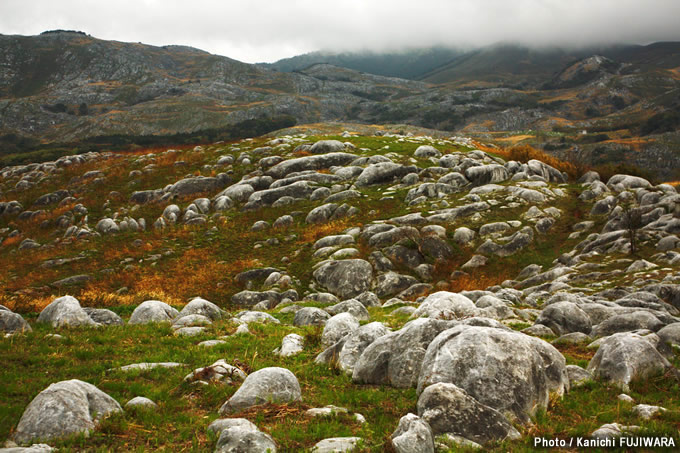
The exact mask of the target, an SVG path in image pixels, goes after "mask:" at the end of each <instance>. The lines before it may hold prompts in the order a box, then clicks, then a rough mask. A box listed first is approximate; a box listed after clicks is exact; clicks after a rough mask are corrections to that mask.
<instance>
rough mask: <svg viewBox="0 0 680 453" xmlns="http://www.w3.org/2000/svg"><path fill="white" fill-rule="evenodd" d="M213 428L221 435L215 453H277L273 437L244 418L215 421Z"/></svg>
mask: <svg viewBox="0 0 680 453" xmlns="http://www.w3.org/2000/svg"><path fill="white" fill-rule="evenodd" d="M218 422H219V423H218ZM211 427H212V430H213V431H217V432H218V433H219V438H218V439H217V446H216V447H215V453H261V452H270V453H276V443H275V442H274V440H273V439H272V438H271V436H269V434H265V433H263V432H262V431H260V430H259V429H257V426H255V425H254V424H253V423H251V422H250V421H248V420H246V419H244V418H230V419H222V420H215V422H213V423H212V424H211V425H210V426H209V427H208V429H211Z"/></svg>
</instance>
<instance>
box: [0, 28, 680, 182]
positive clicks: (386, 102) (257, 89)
mask: <svg viewBox="0 0 680 453" xmlns="http://www.w3.org/2000/svg"><path fill="white" fill-rule="evenodd" d="M457 52H458V51H455V50H451V49H449V50H446V49H443V50H442V49H439V50H433V51H431V52H428V51H426V50H422V49H421V50H414V51H411V52H404V53H399V54H398V55H397V54H384V55H382V56H381V55H379V54H377V53H376V54H374V55H373V56H370V55H369V54H365V55H362V56H361V58H358V59H355V60H354V62H355V63H357V62H359V63H362V64H363V66H361V68H362V69H363V70H360V69H352V68H347V67H340V66H335V65H332V64H328V63H327V62H314V61H313V58H311V57H310V56H309V55H308V56H307V57H309V58H308V59H307V60H306V61H304V63H305V64H307V63H309V64H308V65H307V66H306V67H305V68H302V69H296V70H295V71H294V72H280V71H276V70H274V69H272V68H271V67H263V66H261V65H250V64H246V63H242V62H239V61H236V60H233V59H230V58H227V57H222V56H219V55H212V54H210V53H207V52H204V51H202V50H199V49H194V48H190V47H185V46H163V47H156V46H149V45H144V44H139V43H124V42H117V41H104V40H99V39H96V38H94V37H92V36H88V35H85V34H82V33H78V32H69V31H55V32H50V33H47V34H44V35H39V36H4V35H0V159H1V158H3V157H2V156H7V155H8V154H11V155H16V156H12V157H11V160H10V161H11V162H19V161H23V160H22V159H23V157H22V154H23V153H25V152H27V151H31V152H33V151H36V149H37V147H39V146H41V145H40V144H41V143H44V144H50V143H68V144H69V145H68V146H69V147H71V149H72V148H73V146H72V145H71V144H73V143H78V142H86V143H90V144H92V143H94V145H93V146H94V147H95V148H97V149H102V148H105V147H106V146H109V145H111V146H113V145H116V146H120V145H121V144H122V145H127V144H131V143H137V144H140V145H148V144H150V143H154V140H155V139H154V137H165V138H163V139H158V140H159V143H170V142H171V141H172V140H173V137H174V139H175V140H180V139H181V140H183V142H185V143H189V142H192V143H197V142H201V143H205V142H210V141H215V140H229V139H232V138H239V137H244V136H248V135H251V134H252V135H255V134H262V133H265V132H267V131H268V130H273V129H272V128H277V127H287V126H290V125H292V124H294V123H296V122H297V123H317V122H328V121H341V122H353V123H364V124H407V125H413V126H422V127H427V128H430V129H437V130H444V131H450V132H461V133H463V134H466V135H471V134H472V135H477V136H479V137H481V138H483V139H485V140H488V139H492V138H494V137H498V138H500V139H506V138H507V137H506V136H511V138H508V140H511V141H510V142H508V143H511V144H512V143H518V142H520V141H522V142H523V141H524V140H528V142H529V143H531V144H533V145H536V146H539V147H542V148H545V149H548V150H553V151H554V152H556V153H562V154H565V153H570V152H578V153H579V154H584V153H585V154H586V155H587V156H589V157H588V158H589V159H591V160H597V161H612V160H614V161H621V160H622V159H623V157H625V156H628V157H629V158H631V159H634V160H635V162H636V163H637V165H641V166H645V167H648V168H658V169H659V171H662V172H667V173H669V169H668V166H667V165H664V164H663V163H664V162H667V161H671V162H678V161H680V156H678V154H680V153H678V146H677V143H678V142H680V137H678V135H680V134H679V133H678V130H679V129H680V114H678V112H679V111H680V101H679V99H680V96H678V94H679V93H680V43H656V44H652V45H649V46H614V47H609V48H606V49H584V50H580V51H573V50H572V51H568V50H563V49H543V50H532V49H529V48H525V47H521V46H515V45H508V44H505V45H499V46H491V47H488V48H484V49H479V50H476V51H471V52H466V53H463V54H459V53H457ZM591 52H594V53H591ZM310 58H311V59H310ZM348 58H349V57H348ZM324 59H327V58H326V57H324ZM371 60H374V61H372V64H373V66H374V67H381V68H382V70H383V71H382V72H383V73H384V74H382V75H376V74H373V73H370V72H368V70H369V69H370V67H369V66H370V65H369V63H371ZM444 60H446V61H444ZM302 61H303V60H298V63H299V62H302ZM419 62H420V63H419ZM440 62H443V64H439V65H438V66H437V64H438V63H440ZM421 63H422V65H421V66H419V65H420V64H421ZM407 69H408V71H410V73H409V74H411V76H412V77H413V78H414V79H417V80H413V79H405V78H399V77H396V76H395V73H394V72H393V71H397V73H399V74H402V75H404V71H406V70H407ZM418 74H419V75H418ZM404 76H405V75H404ZM583 131H586V135H583V134H582V132H583ZM177 134H181V135H182V136H181V137H178V136H177ZM664 134H666V135H664ZM669 134H670V135H669ZM637 137H643V138H641V139H638V138H637ZM87 149H89V145H88V148H87ZM647 149H650V150H651V151H650V152H649V153H648V152H646V151H645V150H647ZM640 150H643V151H645V152H639V151H640ZM55 152H56V151H55ZM60 152H62V151H60ZM64 152H65V151H64ZM44 157H45V156H42V157H41V156H33V157H31V159H34V160H38V159H40V158H44ZM52 157H54V156H52ZM0 165H1V163H0Z"/></svg>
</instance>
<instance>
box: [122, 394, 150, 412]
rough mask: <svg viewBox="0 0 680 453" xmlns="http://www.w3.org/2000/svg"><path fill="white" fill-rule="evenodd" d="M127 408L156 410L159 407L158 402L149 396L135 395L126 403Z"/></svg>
mask: <svg viewBox="0 0 680 453" xmlns="http://www.w3.org/2000/svg"><path fill="white" fill-rule="evenodd" d="M125 409H145V410H156V409H158V404H156V403H154V402H153V401H151V400H150V399H149V398H146V397H143V396H135V397H134V398H132V399H131V400H130V401H128V402H127V403H125Z"/></svg>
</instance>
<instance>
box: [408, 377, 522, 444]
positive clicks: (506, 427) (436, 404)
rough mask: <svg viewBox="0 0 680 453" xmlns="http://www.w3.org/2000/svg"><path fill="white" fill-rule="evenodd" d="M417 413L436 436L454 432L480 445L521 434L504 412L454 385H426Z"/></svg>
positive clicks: (517, 436) (419, 400)
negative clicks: (481, 401) (483, 402)
mask: <svg viewBox="0 0 680 453" xmlns="http://www.w3.org/2000/svg"><path fill="white" fill-rule="evenodd" d="M418 415H419V416H420V417H421V418H422V419H423V421H424V422H426V423H427V424H428V425H429V426H430V427H431V429H432V432H433V433H434V435H439V434H446V433H448V434H453V435H455V436H461V437H463V438H465V439H468V440H471V441H473V442H477V443H478V444H481V445H484V444H486V443H489V442H493V441H501V440H504V439H506V438H509V439H518V438H519V437H520V434H519V432H518V431H517V430H516V429H515V428H514V427H513V426H512V424H511V423H510V421H509V420H508V419H507V418H506V417H505V416H504V415H503V414H501V413H500V412H499V411H497V410H496V409H494V408H492V407H489V406H487V405H485V404H482V403H480V402H479V401H477V400H476V399H475V398H473V397H471V396H470V395H469V394H468V393H467V392H465V390H463V389H461V388H460V387H458V386H456V385H454V384H449V383H444V382H440V383H437V384H433V385H431V386H429V387H427V388H426V389H425V390H424V391H423V393H422V394H421V395H420V398H418Z"/></svg>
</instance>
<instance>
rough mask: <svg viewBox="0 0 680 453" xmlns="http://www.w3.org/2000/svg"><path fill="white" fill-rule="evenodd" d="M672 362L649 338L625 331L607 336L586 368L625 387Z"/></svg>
mask: <svg viewBox="0 0 680 453" xmlns="http://www.w3.org/2000/svg"><path fill="white" fill-rule="evenodd" d="M670 366H671V364H670V363H669V362H668V360H666V359H665V358H664V357H663V356H662V355H661V354H659V351H657V350H656V348H655V345H654V344H653V343H652V342H650V341H649V340H648V339H646V338H644V337H642V336H640V335H638V334H635V333H629V332H623V333H615V334H614V335H611V336H609V337H607V338H605V339H604V341H603V342H602V344H601V345H600V348H599V349H598V350H597V353H595V355H594V356H593V358H592V359H591V360H590V363H588V368H587V370H588V371H589V372H590V373H591V374H592V375H593V377H594V378H595V379H601V380H604V381H607V382H611V383H613V384H615V385H617V386H619V387H621V388H623V389H624V391H626V390H627V388H628V384H630V382H631V381H632V380H634V379H643V378H645V377H648V376H651V375H654V374H656V373H660V372H663V371H664V370H666V369H667V368H669V367H670Z"/></svg>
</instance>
